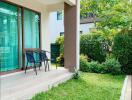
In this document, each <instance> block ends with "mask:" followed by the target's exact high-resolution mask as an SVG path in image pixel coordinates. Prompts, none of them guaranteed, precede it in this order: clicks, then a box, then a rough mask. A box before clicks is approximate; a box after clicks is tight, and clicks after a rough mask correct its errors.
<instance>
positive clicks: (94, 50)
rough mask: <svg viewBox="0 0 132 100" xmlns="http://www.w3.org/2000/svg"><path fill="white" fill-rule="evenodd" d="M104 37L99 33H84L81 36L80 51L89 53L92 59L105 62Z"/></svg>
mask: <svg viewBox="0 0 132 100" xmlns="http://www.w3.org/2000/svg"><path fill="white" fill-rule="evenodd" d="M104 40H105V39H104V38H103V37H101V35H99V34H84V35H82V36H81V41H80V53H81V54H85V55H87V56H88V57H89V58H90V59H92V60H95V61H98V62H103V61H105V57H106V51H105V50H104V48H103V46H102V43H103V42H104Z"/></svg>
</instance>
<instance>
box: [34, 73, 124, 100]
mask: <svg viewBox="0 0 132 100" xmlns="http://www.w3.org/2000/svg"><path fill="white" fill-rule="evenodd" d="M123 81H124V76H123V75H117V76H113V75H109V74H95V73H81V76H80V78H79V79H78V80H76V79H71V80H69V81H67V82H66V83H63V84H60V85H59V86H58V87H54V88H52V89H51V90H49V91H47V92H42V93H39V94H37V95H35V96H34V97H33V98H32V100H119V98H120V95H121V89H122V86H123Z"/></svg>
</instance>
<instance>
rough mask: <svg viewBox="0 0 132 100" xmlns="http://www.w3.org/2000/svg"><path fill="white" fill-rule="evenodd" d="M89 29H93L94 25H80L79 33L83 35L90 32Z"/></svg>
mask: <svg viewBox="0 0 132 100" xmlns="http://www.w3.org/2000/svg"><path fill="white" fill-rule="evenodd" d="M90 28H94V23H87V24H80V31H82V32H83V33H84V34H85V33H89V32H90Z"/></svg>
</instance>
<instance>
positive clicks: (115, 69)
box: [102, 58, 121, 75]
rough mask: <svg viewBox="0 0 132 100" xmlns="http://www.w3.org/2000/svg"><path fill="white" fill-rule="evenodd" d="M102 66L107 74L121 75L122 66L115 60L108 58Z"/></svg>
mask: <svg viewBox="0 0 132 100" xmlns="http://www.w3.org/2000/svg"><path fill="white" fill-rule="evenodd" d="M102 65H103V70H104V72H105V73H111V74H113V75H115V74H121V65H120V63H119V62H118V60H116V59H115V58H107V59H106V61H105V62H104V63H102Z"/></svg>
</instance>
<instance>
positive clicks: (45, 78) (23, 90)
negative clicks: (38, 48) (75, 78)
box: [0, 68, 73, 100]
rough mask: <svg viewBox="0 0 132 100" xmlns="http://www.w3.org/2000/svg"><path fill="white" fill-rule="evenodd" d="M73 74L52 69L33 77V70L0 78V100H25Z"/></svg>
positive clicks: (64, 70)
mask: <svg viewBox="0 0 132 100" xmlns="http://www.w3.org/2000/svg"><path fill="white" fill-rule="evenodd" d="M72 75H73V73H71V72H69V71H68V70H67V69H65V68H58V69H52V70H50V71H47V72H45V71H44V68H43V69H41V70H40V71H38V75H35V72H34V71H33V70H30V71H27V74H25V73H24V71H23V72H18V73H14V74H11V75H6V76H1V77H0V82H1V90H0V100H27V99H31V98H32V96H34V95H35V94H36V93H39V92H42V91H46V90H48V89H50V88H51V87H52V86H56V85H58V84H59V83H62V82H64V81H66V80H68V79H70V78H71V77H72Z"/></svg>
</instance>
